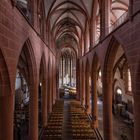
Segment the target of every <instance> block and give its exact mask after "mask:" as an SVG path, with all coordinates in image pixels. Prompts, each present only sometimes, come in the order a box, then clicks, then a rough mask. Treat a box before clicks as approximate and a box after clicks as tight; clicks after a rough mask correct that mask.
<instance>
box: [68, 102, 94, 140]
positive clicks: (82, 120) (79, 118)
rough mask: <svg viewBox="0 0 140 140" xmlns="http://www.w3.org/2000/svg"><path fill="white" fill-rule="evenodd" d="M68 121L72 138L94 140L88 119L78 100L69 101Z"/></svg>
mask: <svg viewBox="0 0 140 140" xmlns="http://www.w3.org/2000/svg"><path fill="white" fill-rule="evenodd" d="M70 123H71V133H72V134H71V135H72V139H73V140H84V139H86V140H95V139H96V137H95V134H94V131H93V129H92V128H91V126H90V121H89V119H88V116H87V114H86V113H85V112H84V109H83V108H82V107H81V106H80V104H79V102H77V101H71V102H70Z"/></svg>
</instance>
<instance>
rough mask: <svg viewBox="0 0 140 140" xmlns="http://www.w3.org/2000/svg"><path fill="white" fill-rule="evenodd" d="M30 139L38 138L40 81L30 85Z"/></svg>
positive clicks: (35, 139)
mask: <svg viewBox="0 0 140 140" xmlns="http://www.w3.org/2000/svg"><path fill="white" fill-rule="evenodd" d="M29 89H30V102H29V139H30V140H38V83H37V82H34V84H33V85H30V88H29Z"/></svg>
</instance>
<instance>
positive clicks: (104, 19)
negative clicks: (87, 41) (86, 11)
mask: <svg viewBox="0 0 140 140" xmlns="http://www.w3.org/2000/svg"><path fill="white" fill-rule="evenodd" d="M110 5H111V4H110V1H109V0H102V1H101V7H100V12H101V17H100V24H101V27H100V29H101V36H100V37H101V40H102V39H104V37H105V36H106V35H107V34H108V32H109V28H108V27H110Z"/></svg>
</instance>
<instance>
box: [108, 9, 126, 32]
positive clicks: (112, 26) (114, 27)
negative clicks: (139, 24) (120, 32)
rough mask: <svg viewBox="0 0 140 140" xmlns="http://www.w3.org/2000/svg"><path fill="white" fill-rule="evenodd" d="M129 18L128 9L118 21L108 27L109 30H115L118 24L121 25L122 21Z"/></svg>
mask: <svg viewBox="0 0 140 140" xmlns="http://www.w3.org/2000/svg"><path fill="white" fill-rule="evenodd" d="M127 19H128V11H126V12H125V13H124V14H123V15H121V16H120V17H119V18H118V19H117V20H116V22H114V23H113V25H111V26H110V27H109V29H108V32H109V33H111V32H112V31H113V30H115V29H116V28H117V27H118V26H120V25H121V24H122V23H124V22H125V21H126V20H127Z"/></svg>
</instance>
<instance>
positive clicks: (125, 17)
mask: <svg viewBox="0 0 140 140" xmlns="http://www.w3.org/2000/svg"><path fill="white" fill-rule="evenodd" d="M127 19H128V11H126V12H125V13H123V15H121V16H120V17H119V18H118V19H117V20H116V22H114V23H113V24H112V25H111V26H110V27H108V28H107V33H106V36H107V35H108V34H110V33H111V32H112V31H113V30H115V29H116V28H117V27H119V26H120V25H121V24H122V23H124V22H125V21H126V20H127ZM99 42H100V37H99V38H98V39H97V40H96V41H95V42H94V46H96V45H97V44H98V43H99Z"/></svg>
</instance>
